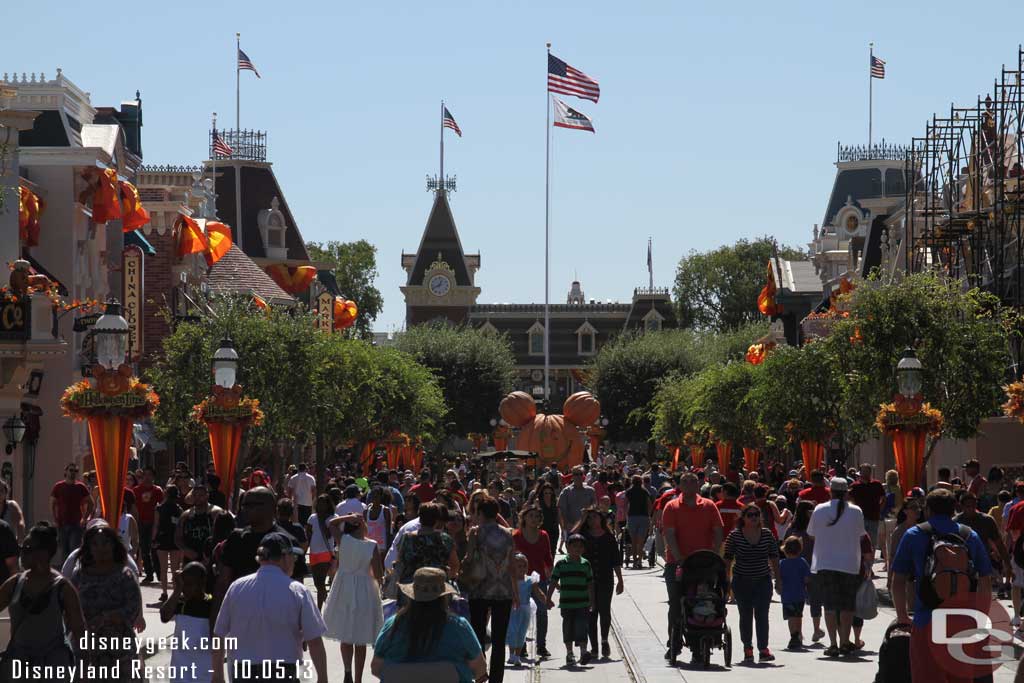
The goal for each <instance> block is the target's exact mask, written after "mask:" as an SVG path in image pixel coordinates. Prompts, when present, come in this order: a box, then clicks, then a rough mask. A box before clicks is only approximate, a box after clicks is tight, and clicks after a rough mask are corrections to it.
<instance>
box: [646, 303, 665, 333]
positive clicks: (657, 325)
mask: <svg viewBox="0 0 1024 683" xmlns="http://www.w3.org/2000/svg"><path fill="white" fill-rule="evenodd" d="M664 320H665V317H664V316H663V315H662V314H661V313H658V309H656V308H652V309H651V310H650V311H649V312H648V313H647V315H645V316H644V318H643V321H644V331H645V332H659V331H660V330H661V323H662V321H664Z"/></svg>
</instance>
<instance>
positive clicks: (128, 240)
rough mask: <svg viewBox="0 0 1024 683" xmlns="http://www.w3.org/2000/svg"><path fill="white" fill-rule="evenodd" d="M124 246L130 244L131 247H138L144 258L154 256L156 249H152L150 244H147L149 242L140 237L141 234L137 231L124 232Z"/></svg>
mask: <svg viewBox="0 0 1024 683" xmlns="http://www.w3.org/2000/svg"><path fill="white" fill-rule="evenodd" d="M124 244H125V246H128V245H129V244H131V245H133V246H136V247H138V248H139V249H141V250H142V253H143V254H145V255H146V256H156V249H155V248H154V247H153V245H152V244H150V243H149V241H148V240H147V239H146V238H145V237H143V236H142V233H141V232H139V231H138V230H132V231H131V232H126V233H125V234H124Z"/></svg>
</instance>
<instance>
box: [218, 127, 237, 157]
mask: <svg viewBox="0 0 1024 683" xmlns="http://www.w3.org/2000/svg"><path fill="white" fill-rule="evenodd" d="M213 153H214V154H215V155H216V156H221V157H229V156H231V155H232V154H234V153H235V150H233V149H231V146H230V145H228V143H226V142H224V139H223V138H221V136H220V134H219V133H217V129H216V128H214V129H213Z"/></svg>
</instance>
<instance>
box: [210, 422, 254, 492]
mask: <svg viewBox="0 0 1024 683" xmlns="http://www.w3.org/2000/svg"><path fill="white" fill-rule="evenodd" d="M206 428H207V429H208V430H209V432H210V454H211V455H212V456H213V468H214V469H215V470H216V471H217V476H218V477H220V480H221V482H222V488H221V490H222V491H223V492H224V495H225V496H227V497H228V499H230V498H231V497H232V496H234V494H235V471H236V470H237V469H238V450H239V448H240V447H241V445H242V432H243V431H244V429H245V428H244V427H243V426H242V424H241V423H239V422H207V423H206Z"/></svg>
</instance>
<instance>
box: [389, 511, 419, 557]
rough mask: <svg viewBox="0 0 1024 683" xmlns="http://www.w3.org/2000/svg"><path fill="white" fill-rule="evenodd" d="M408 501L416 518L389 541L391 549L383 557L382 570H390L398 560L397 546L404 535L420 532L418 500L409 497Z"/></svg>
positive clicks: (404, 525)
mask: <svg viewBox="0 0 1024 683" xmlns="http://www.w3.org/2000/svg"><path fill="white" fill-rule="evenodd" d="M409 500H411V501H413V502H412V504H413V505H414V506H415V508H416V509H415V510H414V512H415V514H416V517H414V518H412V519H410V520H409V521H408V522H406V523H405V524H403V525H402V527H401V528H400V529H399V530H398V532H397V533H396V534H395V537H394V539H392V541H391V547H390V548H388V552H387V554H386V555H385V556H384V569H391V567H393V566H394V564H395V560H397V559H398V544H399V543H401V542H402V539H403V538H405V535H406V534H408V533H411V532H413V531H419V530H420V518H419V512H420V508H419V499H417V498H415V497H411V498H410V499H409Z"/></svg>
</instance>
